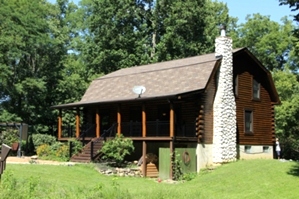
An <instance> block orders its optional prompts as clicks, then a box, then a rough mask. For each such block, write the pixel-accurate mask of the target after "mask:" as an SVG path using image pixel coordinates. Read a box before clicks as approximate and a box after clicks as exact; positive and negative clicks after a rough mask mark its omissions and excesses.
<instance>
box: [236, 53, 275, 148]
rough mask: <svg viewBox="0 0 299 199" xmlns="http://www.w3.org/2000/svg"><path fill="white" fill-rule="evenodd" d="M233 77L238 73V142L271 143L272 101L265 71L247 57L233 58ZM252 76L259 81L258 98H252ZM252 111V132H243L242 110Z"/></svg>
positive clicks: (247, 143)
mask: <svg viewBox="0 0 299 199" xmlns="http://www.w3.org/2000/svg"><path fill="white" fill-rule="evenodd" d="M234 65H235V67H234V77H236V75H238V96H237V97H236V105H237V131H238V135H237V136H238V144H241V145H272V139H273V133H274V131H273V129H272V127H273V125H274V123H273V120H274V115H273V113H272V112H273V111H272V102H271V98H270V94H269V89H270V88H269V84H268V82H267V81H266V79H267V78H265V75H266V73H265V72H264V71H263V70H261V69H260V68H259V67H258V66H257V65H256V63H254V62H252V60H251V59H249V58H248V57H242V59H234ZM253 78H255V79H256V80H257V81H258V82H259V83H260V100H253V94H252V85H253ZM245 110H251V111H253V134H251V135H250V134H246V133H245V130H244V129H245V127H244V123H245V119H244V111H245Z"/></svg>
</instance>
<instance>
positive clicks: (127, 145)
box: [99, 135, 134, 164]
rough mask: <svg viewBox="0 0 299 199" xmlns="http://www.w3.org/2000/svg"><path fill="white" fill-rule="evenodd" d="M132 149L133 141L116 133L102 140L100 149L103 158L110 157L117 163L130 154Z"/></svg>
mask: <svg viewBox="0 0 299 199" xmlns="http://www.w3.org/2000/svg"><path fill="white" fill-rule="evenodd" d="M133 151H134V145H133V141H132V140H131V139H129V138H124V136H123V135H120V136H118V135H116V136H115V138H114V139H112V140H108V141H106V142H104V145H103V147H102V149H101V150H100V151H99V152H101V153H103V159H112V160H114V161H116V163H117V164H121V163H122V162H123V161H124V158H125V156H126V155H130V154H131V153H132V152H133Z"/></svg>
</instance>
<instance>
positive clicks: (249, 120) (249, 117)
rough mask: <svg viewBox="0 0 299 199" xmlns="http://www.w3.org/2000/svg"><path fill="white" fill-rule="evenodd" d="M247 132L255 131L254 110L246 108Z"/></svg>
mask: <svg viewBox="0 0 299 199" xmlns="http://www.w3.org/2000/svg"><path fill="white" fill-rule="evenodd" d="M244 122H245V129H244V130H245V133H253V112H252V111H251V110H245V121H244Z"/></svg>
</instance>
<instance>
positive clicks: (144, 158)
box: [142, 141, 146, 178]
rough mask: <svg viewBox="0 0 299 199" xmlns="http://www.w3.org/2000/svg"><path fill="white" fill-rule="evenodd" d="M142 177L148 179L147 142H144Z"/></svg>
mask: <svg viewBox="0 0 299 199" xmlns="http://www.w3.org/2000/svg"><path fill="white" fill-rule="evenodd" d="M142 175H143V177H144V178H145V177H146V142H145V141H143V142H142Z"/></svg>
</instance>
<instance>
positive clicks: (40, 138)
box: [32, 134, 56, 150]
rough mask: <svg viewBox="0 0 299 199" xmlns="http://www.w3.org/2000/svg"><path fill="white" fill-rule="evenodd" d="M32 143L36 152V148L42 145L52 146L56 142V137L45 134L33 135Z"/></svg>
mask: <svg viewBox="0 0 299 199" xmlns="http://www.w3.org/2000/svg"><path fill="white" fill-rule="evenodd" d="M32 141H33V145H34V148H35V150H36V149H37V147H39V146H41V145H43V144H47V145H53V144H54V143H55V142H56V137H54V136H51V135H47V134H33V135H32Z"/></svg>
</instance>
